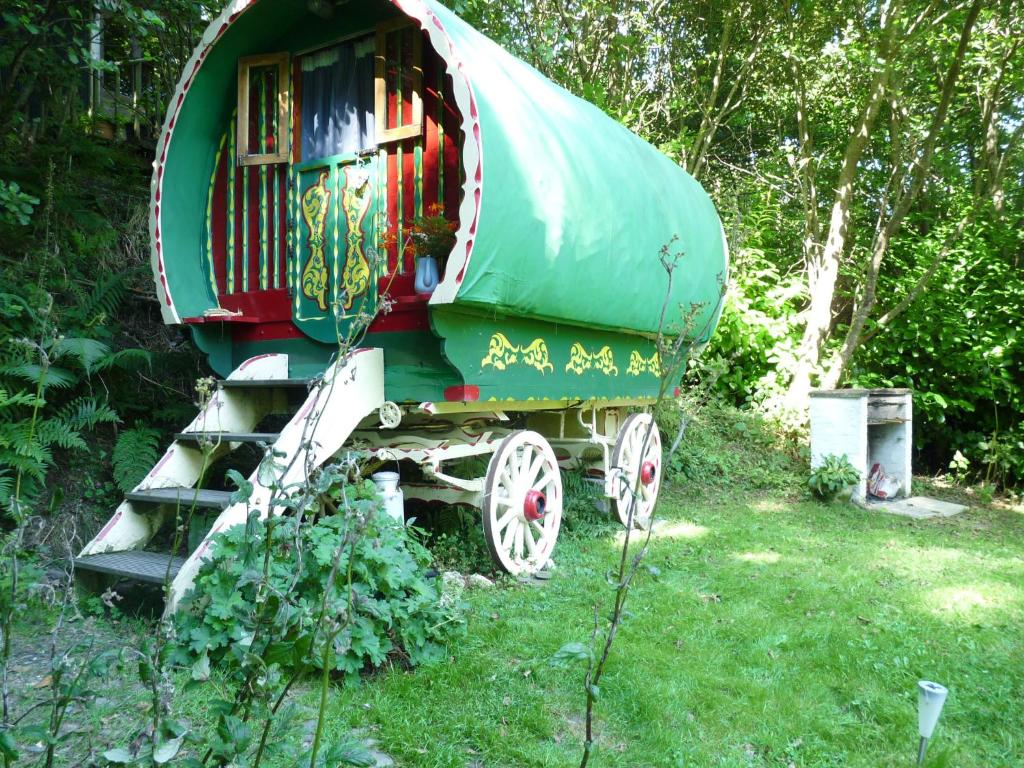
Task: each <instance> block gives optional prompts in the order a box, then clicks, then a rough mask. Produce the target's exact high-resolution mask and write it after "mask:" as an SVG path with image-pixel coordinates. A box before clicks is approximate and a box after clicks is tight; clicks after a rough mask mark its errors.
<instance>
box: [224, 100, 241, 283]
mask: <svg viewBox="0 0 1024 768" xmlns="http://www.w3.org/2000/svg"><path fill="white" fill-rule="evenodd" d="M237 121H238V114H237V113H236V114H234V115H232V117H231V127H230V128H229V129H228V152H229V154H228V215H227V227H228V236H227V244H228V247H227V253H226V254H225V257H226V259H227V262H228V263H227V267H228V285H227V291H228V293H235V292H236V291H237V287H236V285H235V205H236V201H235V173H236V172H237V168H238V159H237V158H238V153H237V148H236V146H235V136H236V135H237V130H236V123H237Z"/></svg>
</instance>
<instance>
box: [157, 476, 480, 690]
mask: <svg viewBox="0 0 1024 768" xmlns="http://www.w3.org/2000/svg"><path fill="white" fill-rule="evenodd" d="M333 493H335V494H341V493H348V494H355V495H356V497H357V498H356V500H355V501H354V502H353V504H354V506H355V509H356V510H357V512H358V514H359V515H361V516H362V520H360V521H358V522H357V521H355V520H353V519H352V518H351V517H348V516H345V515H341V514H336V515H332V514H326V515H323V516H321V517H319V519H316V520H309V519H307V520H302V519H300V518H299V517H282V518H277V519H267V520H260V519H258V517H256V516H253V517H250V519H249V521H248V522H247V524H246V525H244V526H236V527H234V528H231V529H229V530H227V531H226V532H224V533H223V534H220V535H219V536H218V537H217V539H216V541H215V544H214V550H213V556H212V557H211V558H210V560H209V561H208V562H207V563H206V564H204V566H203V568H202V569H201V571H200V572H199V575H198V576H197V577H196V586H195V589H194V591H193V592H192V593H190V596H189V597H188V598H187V600H186V603H185V604H184V606H183V610H182V611H181V612H180V618H179V619H178V621H177V634H178V638H179V642H180V643H181V645H182V646H183V647H185V648H187V649H188V650H189V651H190V652H191V654H192V655H193V656H194V657H195V658H196V659H198V660H200V661H202V660H204V659H208V660H209V661H213V662H217V663H218V664H219V665H220V666H221V667H222V668H223V667H224V665H227V666H228V667H233V666H239V667H240V665H241V663H242V661H243V659H244V658H245V657H247V656H249V655H251V654H253V653H254V652H255V651H256V648H258V647H259V644H260V639H259V638H260V637H261V636H266V637H274V638H277V640H276V641H275V645H274V647H273V648H267V649H264V650H265V651H266V653H267V658H268V660H270V661H271V663H276V664H279V665H281V666H282V667H284V668H289V669H300V670H303V671H306V672H311V671H313V670H314V669H317V668H319V667H321V666H322V664H321V654H320V653H319V651H318V650H317V649H318V647H319V646H321V645H322V637H323V633H320V634H319V635H318V634H317V633H318V625H319V614H320V611H321V604H322V601H323V600H324V596H325V593H326V594H328V595H331V596H332V597H331V600H330V601H329V603H330V605H332V606H333V603H334V601H338V600H340V601H342V602H344V601H346V600H347V599H348V591H349V587H351V592H352V601H353V605H352V616H351V620H350V621H349V623H348V624H347V625H346V626H345V627H344V628H342V629H341V630H340V631H339V633H338V634H337V636H336V637H335V638H334V640H333V652H332V658H333V662H332V668H333V669H334V670H337V671H339V672H344V673H354V672H359V671H361V670H362V669H364V668H372V667H377V666H380V665H381V664H383V663H384V662H385V661H386V660H387V659H388V657H389V656H392V655H393V656H395V657H396V658H398V659H400V660H401V661H402V662H404V663H407V664H409V665H417V664H421V663H424V662H430V661H435V660H437V659H440V658H441V656H442V652H443V647H444V642H445V639H446V638H447V637H448V636H449V634H450V633H451V631H452V630H453V629H455V628H457V627H458V626H460V619H459V613H458V610H457V608H456V607H455V606H451V605H445V604H443V603H442V601H441V599H440V594H439V591H438V588H437V586H436V584H435V582H433V581H430V580H428V579H426V578H425V576H424V571H425V570H426V568H427V566H428V565H429V564H430V554H429V552H428V551H427V550H426V548H424V547H423V546H422V544H420V543H419V542H418V541H417V540H416V537H415V535H414V534H413V533H412V532H411V531H410V530H408V529H407V528H406V527H405V526H403V525H401V524H399V523H396V522H395V521H393V520H392V519H391V518H390V517H388V516H387V514H385V513H384V512H383V509H382V507H381V505H380V501H379V496H378V495H377V491H376V488H375V486H374V485H373V483H371V482H366V483H363V484H360V485H358V486H354V487H351V488H347V489H344V490H342V489H335V490H334V491H333ZM357 524H360V525H363V524H364V525H365V528H364V529H363V531H362V533H361V534H360V535H359V536H358V537H353V536H352V533H353V527H354V526H355V525H357ZM350 539H351V546H349V545H347V544H346V545H345V546H344V547H343V546H342V545H343V544H345V542H346V541H348V540H350ZM299 551H301V552H302V555H301V556H300V555H299ZM264 574H265V577H266V580H265V582H264V581H262V575H264ZM264 583H265V590H264V591H263V593H262V594H261V590H260V587H261V584H264ZM264 600H266V601H270V602H271V603H278V604H279V605H280V608H279V609H278V610H277V611H276V612H274V613H273V614H272V616H273V618H272V621H273V622H275V624H278V625H279V626H275V627H273V628H268V627H264V626H261V624H260V621H261V620H262V618H261V617H263V616H264V615H265V613H264V612H263V611H261V608H262V605H261V604H262V602H263V601H264ZM335 608H336V607H335ZM332 610H333V608H332ZM318 638H320V639H318Z"/></svg>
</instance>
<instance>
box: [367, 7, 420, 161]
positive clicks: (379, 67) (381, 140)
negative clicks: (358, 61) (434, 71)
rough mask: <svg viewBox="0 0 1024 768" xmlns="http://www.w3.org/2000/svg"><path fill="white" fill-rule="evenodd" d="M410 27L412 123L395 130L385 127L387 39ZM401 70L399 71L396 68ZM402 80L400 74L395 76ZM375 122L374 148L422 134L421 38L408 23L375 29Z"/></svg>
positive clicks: (390, 23) (381, 25)
mask: <svg viewBox="0 0 1024 768" xmlns="http://www.w3.org/2000/svg"><path fill="white" fill-rule="evenodd" d="M407 27H411V28H412V30H413V35H412V62H413V64H412V99H411V101H412V122H410V123H407V124H404V125H400V126H398V127H397V128H387V127H385V124H386V121H387V106H388V87H387V37H388V35H389V34H390V33H392V32H397V31H399V30H402V29H405V28H407ZM399 69H401V67H399ZM398 76H399V78H401V77H402V73H401V71H399V74H398ZM373 111H374V120H375V123H376V126H375V129H376V131H375V132H376V140H377V144H386V143H388V142H391V141H402V140H403V139H410V138H413V137H415V136H419V135H421V134H422V133H423V35H422V34H421V33H420V30H419V27H417V26H416V25H415V24H414V23H413V22H411V21H409V20H408V19H397V20H395V21H389V22H384V23H382V24H378V25H377V55H376V66H375V78H374V105H373Z"/></svg>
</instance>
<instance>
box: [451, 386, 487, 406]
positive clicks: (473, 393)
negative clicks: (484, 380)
mask: <svg viewBox="0 0 1024 768" xmlns="http://www.w3.org/2000/svg"><path fill="white" fill-rule="evenodd" d="M444 399H445V400H447V401H448V402H449V403H465V402H475V401H477V400H479V399H480V387H477V386H475V385H473V384H465V385H459V386H457V387H448V388H447V389H446V390H445V391H444Z"/></svg>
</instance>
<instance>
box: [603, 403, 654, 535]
mask: <svg viewBox="0 0 1024 768" xmlns="http://www.w3.org/2000/svg"><path fill="white" fill-rule="evenodd" d="M648 427H650V429H651V434H650V438H648V439H647V440H646V444H645V438H647V429H648ZM612 467H613V468H617V469H618V477H617V480H616V483H615V486H614V488H615V509H616V510H617V511H618V513H619V520H620V521H621V522H622V524H623V525H628V524H629V506H630V499H631V497H632V495H633V491H634V490H635V489H636V487H637V485H636V482H637V474H638V473H639V475H640V493H639V495H638V497H637V500H636V509H634V510H633V525H634V526H635V527H637V528H646V527H647V526H648V525H649V524H650V522H651V515H652V514H653V513H654V505H655V504H657V502H658V491H659V490H660V488H661V433H660V432H659V431H658V425H657V424H654V423H652V418H651V415H650V414H649V413H634V414H633V415H632V416H630V417H629V418H628V419H626V421H625V422H624V423H623V425H622V427H621V428H620V429H619V436H618V438H617V439H616V440H615V448H614V449H613V450H612Z"/></svg>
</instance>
